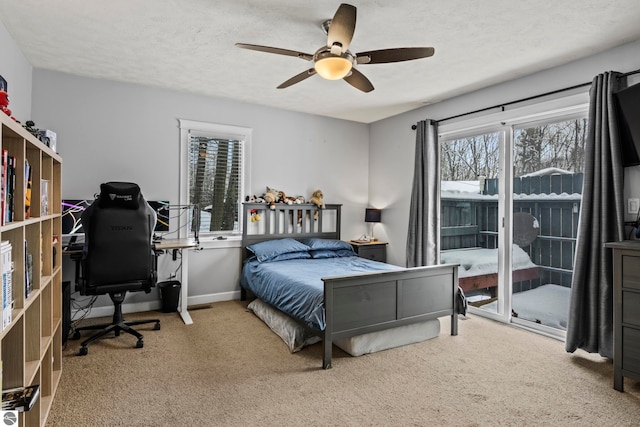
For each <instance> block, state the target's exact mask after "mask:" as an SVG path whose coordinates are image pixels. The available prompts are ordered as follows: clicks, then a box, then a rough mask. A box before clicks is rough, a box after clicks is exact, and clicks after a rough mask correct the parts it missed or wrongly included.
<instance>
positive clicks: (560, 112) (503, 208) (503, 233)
mask: <svg viewBox="0 0 640 427" xmlns="http://www.w3.org/2000/svg"><path fill="white" fill-rule="evenodd" d="M588 112H589V88H588V87H585V88H579V89H578V90H573V91H571V93H569V94H564V95H557V94H556V95H555V96H552V97H544V98H541V99H537V100H533V101H531V100H530V101H528V102H523V103H517V104H514V105H510V106H508V107H497V108H496V109H495V110H493V111H487V112H483V113H479V114H472V115H470V116H468V117H461V118H457V119H452V120H451V121H448V122H446V123H442V124H439V125H438V145H439V146H440V145H441V144H442V142H443V141H448V140H454V139H460V138H465V137H468V136H471V135H479V134H482V133H485V132H499V133H501V135H502V136H501V138H509V140H510V141H513V130H514V128H515V127H521V126H525V125H529V124H532V123H541V122H547V121H552V120H555V119H560V120H564V119H567V120H569V119H571V118H574V117H580V116H582V117H584V116H588ZM504 145H505V144H504V141H501V148H500V149H501V153H500V155H501V162H500V173H499V181H500V185H501V188H500V194H512V193H513V189H512V188H511V187H512V181H513V179H512V170H511V169H509V168H507V167H506V166H507V165H511V164H512V155H513V153H512V150H510V152H508V153H505V152H504V151H503V150H504V148H505V147H504ZM507 156H508V157H509V158H508V159H507ZM438 174H439V175H440V171H438ZM512 203H513V201H512V199H511V197H509V198H508V200H502V199H501V200H500V201H499V205H498V209H499V212H498V215H499V216H500V217H501V218H502V221H503V222H502V227H500V228H499V236H498V239H499V242H500V243H499V245H498V264H499V265H498V281H499V282H500V283H502V286H500V289H501V290H502V291H501V294H500V295H499V298H498V301H499V308H498V312H497V313H495V314H494V313H489V312H486V311H484V310H480V309H476V308H475V307H469V312H470V313H474V314H479V315H481V316H483V317H487V318H490V319H493V320H497V321H501V322H505V323H513V324H515V325H518V326H522V327H526V328H529V329H534V330H535V331H536V332H538V333H542V334H544V335H547V336H550V337H552V338H560V339H564V335H565V333H564V332H558V331H556V330H553V329H552V328H547V327H537V326H538V325H535V326H534V327H531V326H530V325H529V323H527V322H523V321H521V320H520V319H517V318H513V317H512V316H511V313H510V310H506V308H510V307H511V286H506V285H505V281H506V280H509V279H508V277H506V276H505V274H507V272H510V271H511V254H510V253H509V251H505V248H506V247H507V245H509V244H510V242H511V241H512V235H511V233H512V227H511V218H510V215H509V214H508V213H509V212H512V210H513V207H512ZM439 205H440V198H439V197H438V209H439ZM437 239H438V241H440V225H439V224H438V236H437ZM507 300H508V301H509V304H506V301H507Z"/></svg>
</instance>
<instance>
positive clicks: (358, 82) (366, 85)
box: [343, 68, 373, 92]
mask: <svg viewBox="0 0 640 427" xmlns="http://www.w3.org/2000/svg"><path fill="white" fill-rule="evenodd" d="M343 80H344V81H346V82H347V83H349V84H350V85H351V86H353V87H355V88H356V89H360V90H361V91H363V92H371V91H372V90H373V85H372V84H371V82H370V81H369V79H368V78H366V77H365V76H364V74H362V73H361V72H360V71H358V70H356V69H355V68H352V69H351V74H349V75H348V76H347V77H344V78H343Z"/></svg>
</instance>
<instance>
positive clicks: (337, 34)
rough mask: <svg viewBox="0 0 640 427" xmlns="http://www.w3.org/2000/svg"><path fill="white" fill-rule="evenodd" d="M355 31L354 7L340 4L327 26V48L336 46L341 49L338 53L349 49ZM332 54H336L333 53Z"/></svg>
mask: <svg viewBox="0 0 640 427" xmlns="http://www.w3.org/2000/svg"><path fill="white" fill-rule="evenodd" d="M355 30H356V7H355V6H351V5H350V4H346V3H342V4H341V5H340V7H338V10H337V11H336V14H335V15H334V16H333V19H332V20H331V24H330V25H329V33H328V34H327V46H328V47H332V46H333V45H334V44H338V45H339V47H340V48H341V49H342V51H341V52H340V53H343V52H345V51H346V50H347V49H349V45H350V44H351V39H353V33H354V32H355ZM332 53H334V54H336V55H337V54H338V53H336V52H333V51H332Z"/></svg>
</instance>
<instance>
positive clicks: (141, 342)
mask: <svg viewBox="0 0 640 427" xmlns="http://www.w3.org/2000/svg"><path fill="white" fill-rule="evenodd" d="M142 347H144V341H142V340H138V342H137V343H136V348H142Z"/></svg>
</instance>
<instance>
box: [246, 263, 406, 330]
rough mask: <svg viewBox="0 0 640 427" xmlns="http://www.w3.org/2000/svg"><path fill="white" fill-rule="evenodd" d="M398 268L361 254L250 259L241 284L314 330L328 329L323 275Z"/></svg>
mask: <svg viewBox="0 0 640 427" xmlns="http://www.w3.org/2000/svg"><path fill="white" fill-rule="evenodd" d="M398 269H400V267H396V266H394V265H391V264H385V263H381V262H377V261H371V260H368V259H364V258H360V257H358V256H347V257H338V258H321V259H292V260H286V261H277V262H259V261H257V260H256V259H254V258H253V259H251V258H250V259H248V260H247V261H245V264H244V268H243V269H242V276H241V277H240V283H241V285H242V287H244V288H246V289H249V290H250V291H251V292H253V293H254V294H255V295H256V296H257V297H258V298H260V299H261V300H263V301H265V302H267V303H269V304H271V305H272V306H274V307H276V308H278V309H279V310H280V311H282V312H284V313H286V314H288V315H289V316H291V317H294V318H296V319H300V320H302V321H303V322H304V323H305V324H307V325H308V326H310V327H312V328H314V329H320V330H324V328H325V326H326V323H325V315H324V304H323V299H324V283H323V282H322V278H323V277H330V276H340V275H345V274H354V273H367V272H376V271H383V270H398Z"/></svg>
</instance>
